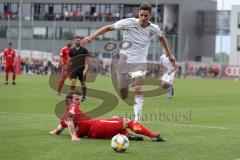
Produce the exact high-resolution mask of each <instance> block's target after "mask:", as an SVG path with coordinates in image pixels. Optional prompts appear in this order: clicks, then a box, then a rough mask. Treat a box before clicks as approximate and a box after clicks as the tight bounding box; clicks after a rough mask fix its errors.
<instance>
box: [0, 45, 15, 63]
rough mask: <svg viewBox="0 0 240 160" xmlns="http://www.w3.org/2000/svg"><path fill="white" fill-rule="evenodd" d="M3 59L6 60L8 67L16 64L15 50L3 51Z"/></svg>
mask: <svg viewBox="0 0 240 160" xmlns="http://www.w3.org/2000/svg"><path fill="white" fill-rule="evenodd" d="M3 57H4V59H5V60H6V66H11V65H13V63H14V59H15V57H16V52H15V51H14V50H13V49H5V50H4V51H3Z"/></svg>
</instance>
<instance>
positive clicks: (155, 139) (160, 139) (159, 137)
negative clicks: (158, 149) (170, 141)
mask: <svg viewBox="0 0 240 160" xmlns="http://www.w3.org/2000/svg"><path fill="white" fill-rule="evenodd" d="M152 141H155V142H165V140H164V139H162V137H161V136H160V135H157V136H156V137H152Z"/></svg>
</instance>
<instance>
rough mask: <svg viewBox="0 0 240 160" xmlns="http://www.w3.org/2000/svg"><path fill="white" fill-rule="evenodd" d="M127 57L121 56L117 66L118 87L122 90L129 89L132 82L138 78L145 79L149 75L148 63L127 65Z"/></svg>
mask: <svg viewBox="0 0 240 160" xmlns="http://www.w3.org/2000/svg"><path fill="white" fill-rule="evenodd" d="M126 61H127V57H126V56H125V55H122V54H120V58H119V60H118V62H117V65H116V74H117V80H118V87H119V88H120V89H122V88H125V87H128V85H129V84H130V82H131V80H132V79H134V78H136V77H143V78H145V76H146V73H147V63H127V62H126Z"/></svg>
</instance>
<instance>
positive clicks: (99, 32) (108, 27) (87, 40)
mask: <svg viewBox="0 0 240 160" xmlns="http://www.w3.org/2000/svg"><path fill="white" fill-rule="evenodd" d="M113 30H115V27H114V25H113V24H110V25H106V26H103V27H102V28H99V29H98V30H96V32H94V33H93V34H91V35H90V36H88V37H85V38H84V39H83V40H82V41H81V42H80V44H81V45H82V46H84V45H86V44H89V43H91V42H92V41H93V40H94V39H96V37H98V36H99V35H102V34H104V33H106V32H109V31H113Z"/></svg>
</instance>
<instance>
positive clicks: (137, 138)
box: [126, 134, 143, 141]
mask: <svg viewBox="0 0 240 160" xmlns="http://www.w3.org/2000/svg"><path fill="white" fill-rule="evenodd" d="M126 136H127V138H128V139H129V140H130V141H143V137H141V136H137V135H133V134H128V135H126Z"/></svg>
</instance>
